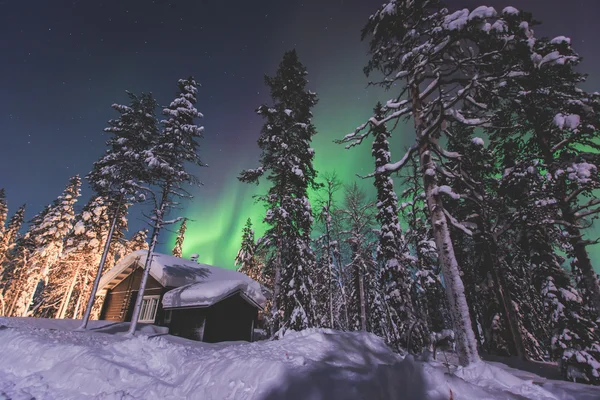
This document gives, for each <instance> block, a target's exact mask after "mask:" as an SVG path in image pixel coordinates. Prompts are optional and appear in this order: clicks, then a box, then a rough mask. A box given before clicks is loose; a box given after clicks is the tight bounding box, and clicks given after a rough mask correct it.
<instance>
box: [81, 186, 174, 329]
mask: <svg viewBox="0 0 600 400" xmlns="http://www.w3.org/2000/svg"><path fill="white" fill-rule="evenodd" d="M170 189H171V188H170V185H167V186H166V187H165V188H164V189H163V192H162V194H161V199H160V206H159V207H158V210H157V212H156V213H155V217H156V219H155V220H154V226H153V227H152V239H151V240H150V248H149V249H148V255H147V256H146V263H145V264H144V273H143V274H142V280H141V282H140V288H139V290H138V295H137V298H136V299H135V306H134V308H133V315H132V316H131V323H130V325H129V330H128V331H127V334H128V335H135V330H136V328H137V324H138V318H139V316H140V312H141V311H142V303H143V301H144V291H145V290H146V284H147V283H148V276H149V275H150V266H151V265H152V258H153V257H154V250H155V249H156V244H157V243H158V234H159V233H160V229H161V228H162V223H163V221H164V217H165V208H166V202H167V196H168V193H169V191H170ZM90 312H91V308H90Z"/></svg>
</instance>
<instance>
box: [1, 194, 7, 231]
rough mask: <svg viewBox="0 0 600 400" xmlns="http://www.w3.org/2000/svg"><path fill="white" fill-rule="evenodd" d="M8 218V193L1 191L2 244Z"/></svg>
mask: <svg viewBox="0 0 600 400" xmlns="http://www.w3.org/2000/svg"><path fill="white" fill-rule="evenodd" d="M7 217H8V204H7V203H6V193H5V192H4V189H0V242H1V241H2V237H3V236H4V232H5V230H6V226H5V225H6V218H7Z"/></svg>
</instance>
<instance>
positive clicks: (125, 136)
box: [81, 92, 158, 329]
mask: <svg viewBox="0 0 600 400" xmlns="http://www.w3.org/2000/svg"><path fill="white" fill-rule="evenodd" d="M127 94H128V96H129V98H130V105H129V106H125V105H119V104H113V108H114V109H115V110H116V111H118V112H119V114H120V117H119V118H118V119H116V120H110V121H109V127H107V128H105V132H108V133H111V134H112V137H111V138H110V139H109V140H108V141H107V143H106V144H107V146H108V147H109V148H108V150H107V151H106V154H105V155H104V156H102V157H101V158H100V159H99V160H98V161H96V162H95V163H94V167H93V169H92V171H91V172H90V173H89V174H88V175H87V177H86V178H87V179H88V181H89V182H90V185H91V186H92V188H93V189H94V191H95V192H96V193H97V194H98V195H100V196H103V197H106V198H107V199H110V201H111V203H112V205H111V209H112V210H113V217H112V222H111V228H110V230H109V233H108V236H107V238H106V241H105V243H104V249H103V253H102V257H101V259H100V263H99V265H98V271H97V273H96V274H95V278H94V283H93V285H92V288H91V292H90V296H89V299H88V302H87V306H86V309H85V314H84V316H83V322H82V325H81V328H82V329H85V328H86V327H87V323H88V320H89V317H90V313H91V312H92V308H93V307H94V301H95V298H96V291H97V290H98V284H99V283H100V277H101V276H102V273H103V270H104V266H105V262H106V260H107V258H108V253H109V252H110V247H111V244H112V241H113V232H114V230H115V227H116V224H117V219H118V217H119V215H120V212H121V208H122V207H124V204H125V203H134V202H136V201H143V200H145V195H146V193H145V192H147V191H148V190H150V188H149V187H148V184H149V181H150V179H151V178H150V175H149V171H148V168H147V164H146V157H147V154H148V153H147V152H148V151H149V149H150V148H151V146H152V145H153V143H155V141H156V138H157V135H158V126H157V121H156V116H155V112H156V107H157V103H156V100H154V97H153V96H152V95H151V94H144V93H143V94H142V95H141V96H136V95H134V94H132V93H129V92H128V93H127Z"/></svg>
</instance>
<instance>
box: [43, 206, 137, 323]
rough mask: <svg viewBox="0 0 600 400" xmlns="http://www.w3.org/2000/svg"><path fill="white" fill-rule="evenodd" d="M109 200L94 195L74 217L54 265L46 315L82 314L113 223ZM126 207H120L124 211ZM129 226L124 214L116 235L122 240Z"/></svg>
mask: <svg viewBox="0 0 600 400" xmlns="http://www.w3.org/2000/svg"><path fill="white" fill-rule="evenodd" d="M110 204H111V203H110V201H108V200H107V199H106V198H103V197H95V198H92V199H91V200H90V201H89V202H88V203H87V204H86V205H85V206H84V208H83V210H82V212H81V213H80V214H78V215H77V216H76V217H75V223H74V226H73V230H72V231H71V232H70V233H69V235H68V236H67V238H66V240H65V246H64V251H63V254H62V255H61V258H60V260H59V262H58V263H57V265H56V268H54V270H53V273H52V276H51V277H50V279H49V281H50V284H49V285H48V287H47V289H46V293H47V294H46V296H45V297H46V304H45V305H44V313H43V315H44V316H45V317H55V318H66V317H67V316H68V315H71V316H72V317H73V318H79V317H80V316H81V313H82V312H83V311H84V309H83V307H82V299H87V298H88V296H89V293H90V291H91V284H92V282H93V280H94V274H95V270H96V266H97V265H98V263H99V262H100V259H101V257H102V253H103V247H104V246H103V244H104V243H105V241H106V238H107V236H108V232H109V230H110V225H111V218H110V217H111V211H112V210H110ZM123 213H126V208H125V207H121V214H123ZM126 227H127V220H126V219H125V216H124V215H121V217H120V218H118V222H117V227H116V229H115V232H116V233H115V234H114V238H115V240H119V239H120V238H121V237H122V236H123V230H125V229H126Z"/></svg>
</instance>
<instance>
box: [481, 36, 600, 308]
mask: <svg viewBox="0 0 600 400" xmlns="http://www.w3.org/2000/svg"><path fill="white" fill-rule="evenodd" d="M527 32H528V36H529V37H528V40H527V41H526V43H525V44H523V45H522V46H521V47H522V49H523V51H521V52H520V53H519V54H520V56H521V57H520V61H521V63H522V66H523V67H522V68H523V70H524V71H525V72H526V74H525V75H524V76H523V77H521V78H517V79H515V80H513V81H511V83H510V84H508V85H506V87H503V88H502V91H501V92H500V93H499V94H500V95H499V96H498V99H497V101H499V102H500V109H501V110H502V112H499V113H497V116H496V120H495V121H494V122H495V123H494V125H495V126H498V127H499V128H495V129H490V130H489V131H490V135H491V139H492V140H493V141H494V142H496V143H498V145H499V146H507V145H509V144H510V145H512V146H513V147H518V148H519V149H520V150H521V151H520V152H519V153H518V157H517V158H518V160H517V161H519V160H521V161H529V162H532V161H533V160H537V161H538V162H541V163H542V165H540V167H542V168H543V169H544V170H546V171H547V173H549V174H550V175H549V178H550V179H551V182H549V183H548V185H547V191H546V193H545V195H546V197H547V198H548V199H551V200H552V203H551V204H552V205H556V208H557V210H556V213H555V215H554V216H553V217H552V216H548V217H546V218H545V219H544V220H545V221H546V222H547V223H554V224H557V225H559V226H561V227H562V228H563V229H564V231H565V232H566V234H567V235H568V237H569V244H570V249H569V256H570V257H571V258H572V259H573V260H576V263H577V264H578V269H579V270H580V271H581V273H582V277H583V280H582V284H583V286H585V294H584V296H585V297H586V298H587V301H589V302H591V303H592V304H593V306H594V308H595V310H596V313H597V315H598V316H600V286H599V285H598V281H597V280H596V274H595V272H594V269H593V266H592V264H591V260H590V257H589V254H588V251H587V246H588V245H590V244H594V243H596V241H593V240H585V239H583V230H585V229H587V228H589V227H590V226H591V221H589V219H590V218H594V216H596V215H597V214H598V213H599V212H600V208H599V207H597V206H598V205H599V204H600V201H598V200H597V199H596V198H595V197H596V196H595V195H594V194H593V192H594V191H595V190H597V189H598V188H600V179H599V178H598V168H599V167H600V159H599V158H598V157H597V156H596V155H595V154H594V153H597V152H598V150H600V146H599V145H598V143H597V138H598V128H597V127H598V126H600V117H599V110H600V95H598V94H597V93H596V94H590V93H586V92H585V91H583V90H581V89H580V88H579V85H580V84H581V83H583V82H584V81H585V79H586V77H585V76H584V75H582V74H580V73H578V72H577V71H576V67H577V65H578V64H579V63H580V62H581V58H580V57H579V55H577V54H576V53H575V51H574V50H573V48H572V47H571V42H570V39H568V38H566V37H564V36H559V37H556V38H554V39H545V38H544V39H537V40H536V39H535V38H534V37H533V31H531V30H530V29H528V30H527ZM507 126H510V127H511V128H510V129H506V128H502V127H507ZM513 127H514V129H513ZM585 148H587V149H591V150H582V149H585ZM534 206H535V205H534ZM536 207H540V205H539V204H538V205H537V206H536ZM542 207H544V208H546V205H543V206H542ZM547 214H548V213H547Z"/></svg>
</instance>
